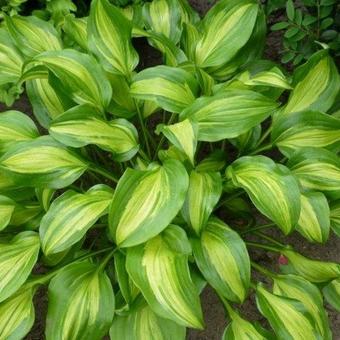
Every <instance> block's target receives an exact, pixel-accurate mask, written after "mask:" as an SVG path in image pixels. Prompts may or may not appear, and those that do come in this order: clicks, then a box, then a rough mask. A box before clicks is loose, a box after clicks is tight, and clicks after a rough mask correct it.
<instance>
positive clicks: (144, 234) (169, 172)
mask: <svg viewBox="0 0 340 340" xmlns="http://www.w3.org/2000/svg"><path fill="white" fill-rule="evenodd" d="M188 182H189V180H188V175H187V172H186V170H185V168H184V166H183V165H182V164H181V163H180V162H179V161H176V160H166V161H165V162H164V164H163V166H158V165H157V166H155V167H154V168H153V169H150V170H145V171H140V170H132V169H130V168H129V169H127V170H126V171H125V173H124V175H123V176H122V177H121V178H120V180H119V182H118V185H117V188H116V190H115V194H114V197H113V201H112V204H111V207H110V213H109V222H110V233H111V235H112V237H113V238H114V239H115V242H116V244H117V245H119V246H120V247H131V246H134V245H137V244H140V243H143V242H145V241H147V240H148V239H150V238H151V237H154V236H156V235H157V234H159V233H160V232H161V231H162V230H163V229H165V228H166V227H167V226H168V225H169V224H170V222H171V221H172V219H173V218H174V217H175V216H176V214H177V213H178V212H179V210H180V209H181V207H182V205H183V202H184V200H185V195H186V192H187V189H188V184H189V183H188Z"/></svg>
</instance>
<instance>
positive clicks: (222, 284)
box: [192, 218, 250, 303]
mask: <svg viewBox="0 0 340 340" xmlns="http://www.w3.org/2000/svg"><path fill="white" fill-rule="evenodd" d="M192 246H193V252H194V256H195V261H196V263H197V265H198V267H199V269H200V271H201V272H202V274H203V275H204V277H205V279H206V280H207V281H208V282H209V284H210V285H211V286H212V287H214V288H215V289H216V290H217V291H218V292H219V294H221V295H222V296H224V297H226V298H227V299H228V300H231V301H235V302H238V303H241V302H243V301H244V299H245V297H246V295H247V292H248V288H249V286H250V260H249V255H248V252H247V248H246V245H245V244H244V242H243V240H242V239H241V238H240V236H239V235H238V234H237V233H236V232H235V231H233V230H232V229H230V228H229V227H228V226H227V225H226V224H225V223H224V222H222V221H221V220H219V219H217V218H211V219H210V220H209V222H208V224H207V225H206V227H205V228H204V229H203V231H202V233H201V236H200V238H199V239H196V238H195V239H192Z"/></svg>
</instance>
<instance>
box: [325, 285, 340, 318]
mask: <svg viewBox="0 0 340 340" xmlns="http://www.w3.org/2000/svg"><path fill="white" fill-rule="evenodd" d="M322 292H323V295H324V296H325V298H326V300H327V302H328V303H329V304H330V305H332V306H333V307H334V309H335V310H337V311H338V312H340V279H335V280H333V281H332V282H330V283H329V284H328V285H327V286H325V287H324V288H323V289H322Z"/></svg>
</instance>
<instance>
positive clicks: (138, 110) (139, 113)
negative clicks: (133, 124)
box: [135, 101, 151, 158]
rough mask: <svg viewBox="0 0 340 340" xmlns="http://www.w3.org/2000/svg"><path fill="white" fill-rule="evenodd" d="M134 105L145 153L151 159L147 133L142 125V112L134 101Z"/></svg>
mask: <svg viewBox="0 0 340 340" xmlns="http://www.w3.org/2000/svg"><path fill="white" fill-rule="evenodd" d="M135 105H136V109H137V114H138V119H139V123H140V126H141V128H142V132H143V138H144V144H145V147H146V152H147V154H148V156H149V158H151V149H150V145H149V139H148V135H147V132H146V127H145V124H144V119H143V115H142V112H141V111H140V109H139V105H138V103H137V102H136V101H135Z"/></svg>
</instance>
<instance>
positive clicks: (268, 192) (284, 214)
mask: <svg viewBox="0 0 340 340" xmlns="http://www.w3.org/2000/svg"><path fill="white" fill-rule="evenodd" d="M226 175H227V177H228V178H229V179H231V181H232V183H233V185H235V186H236V187H241V188H243V189H244V190H245V191H246V192H247V193H248V195H249V197H250V199H251V200H252V202H253V203H254V205H255V206H256V208H257V209H258V210H260V212H261V213H262V214H263V215H265V216H267V217H268V218H269V219H271V220H272V221H274V222H275V223H276V224H277V225H278V227H279V228H280V229H281V230H282V231H283V232H284V234H289V233H290V232H291V231H292V230H293V229H294V227H295V225H296V223H297V222H298V219H299V215H300V190H299V186H298V183H297V181H296V179H295V178H294V177H293V175H292V174H291V173H290V171H289V169H287V168H286V167H285V166H283V165H280V164H276V163H275V162H273V161H272V160H271V159H270V158H267V157H265V156H245V157H241V158H239V159H237V160H236V161H235V162H234V163H232V165H231V166H229V167H228V168H227V170H226Z"/></svg>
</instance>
